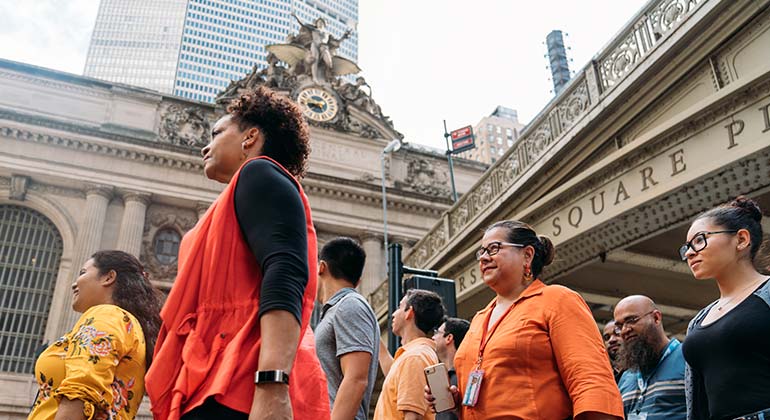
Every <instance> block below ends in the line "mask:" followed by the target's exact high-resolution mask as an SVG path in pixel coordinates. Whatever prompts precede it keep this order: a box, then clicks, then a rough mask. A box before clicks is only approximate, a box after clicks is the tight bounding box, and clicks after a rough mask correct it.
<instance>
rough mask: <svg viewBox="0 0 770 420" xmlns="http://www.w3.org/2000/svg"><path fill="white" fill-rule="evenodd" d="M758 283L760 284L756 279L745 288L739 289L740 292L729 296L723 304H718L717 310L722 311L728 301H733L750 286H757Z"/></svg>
mask: <svg viewBox="0 0 770 420" xmlns="http://www.w3.org/2000/svg"><path fill="white" fill-rule="evenodd" d="M757 284H759V282H756V281H755V282H754V283H751V284H749V285H748V286H746V287H744V288H743V289H741V290H739V291H738V293H736V294H735V295H733V296H732V297H730V298H729V299H727V300H726V301H724V302H722V303H721V304H718V306H717V310H718V311H721V310H722V309H724V307H725V306H727V304H728V303H730V302H732V301H733V299H735V298H737V297H738V296H740V295H742V294H743V292H745V291H746V290H748V289H750V288H751V286H756V285H757ZM719 300H720V301H721V300H722V299H719Z"/></svg>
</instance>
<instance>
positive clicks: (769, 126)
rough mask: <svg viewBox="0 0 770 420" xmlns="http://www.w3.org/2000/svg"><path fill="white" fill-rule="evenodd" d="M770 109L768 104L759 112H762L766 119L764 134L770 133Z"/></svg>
mask: <svg viewBox="0 0 770 420" xmlns="http://www.w3.org/2000/svg"><path fill="white" fill-rule="evenodd" d="M769 108H770V104H767V105H765V106H763V107H762V108H759V110H760V111H761V112H762V116H763V117H765V129H764V130H762V132H763V133H767V132H768V131H770V111H768V109H769Z"/></svg>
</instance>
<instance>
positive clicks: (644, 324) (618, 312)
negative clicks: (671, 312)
mask: <svg viewBox="0 0 770 420" xmlns="http://www.w3.org/2000/svg"><path fill="white" fill-rule="evenodd" d="M614 315H615V325H616V327H618V329H619V330H620V334H621V337H622V339H623V340H626V341H627V340H634V339H636V338H637V337H639V336H643V337H644V338H645V339H646V340H652V341H655V342H656V343H658V342H663V341H666V342H667V341H668V338H667V337H666V332H665V330H664V329H663V314H662V313H661V312H660V310H658V307H657V306H655V302H653V301H652V299H650V298H649V297H647V296H642V295H633V296H628V297H626V298H623V299H622V300H621V301H620V302H618V304H617V305H615V314H614Z"/></svg>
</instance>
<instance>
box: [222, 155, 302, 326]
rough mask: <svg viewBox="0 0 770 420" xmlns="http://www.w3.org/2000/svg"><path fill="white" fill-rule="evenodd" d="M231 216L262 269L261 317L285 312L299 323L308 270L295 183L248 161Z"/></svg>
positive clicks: (274, 168)
mask: <svg viewBox="0 0 770 420" xmlns="http://www.w3.org/2000/svg"><path fill="white" fill-rule="evenodd" d="M235 214H236V217H237V218H238V224H239V225H240V227H241V232H243V236H244V238H245V239H246V242H247V243H248V244H249V248H251V251H252V252H253V253H254V256H255V257H256V259H257V263H259V266H260V267H261V269H262V286H261V289H260V298H259V316H260V317H261V316H262V315H264V314H265V313H266V312H268V311H272V310H276V309H278V310H285V311H288V312H290V313H291V314H292V315H294V317H295V318H297V322H299V323H302V300H303V295H304V293H305V287H307V283H308V278H309V269H308V260H307V258H308V250H307V225H306V221H305V207H304V205H303V203H302V199H301V198H300V195H299V189H298V187H297V184H295V183H294V181H293V180H292V179H291V178H290V176H289V175H288V174H287V173H286V172H284V171H283V170H281V169H280V168H279V167H278V166H277V165H275V164H274V163H272V162H270V161H268V160H266V159H257V160H254V161H251V162H249V163H248V164H246V166H244V168H243V169H242V170H241V174H240V177H239V178H238V183H237V184H236V186H235Z"/></svg>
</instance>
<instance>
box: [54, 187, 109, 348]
mask: <svg viewBox="0 0 770 420" xmlns="http://www.w3.org/2000/svg"><path fill="white" fill-rule="evenodd" d="M112 194H113V188H112V187H111V186H106V185H92V186H89V188H88V189H87V190H86V205H85V209H84V211H83V220H82V222H81V224H80V226H79V228H78V234H77V242H76V245H75V252H74V255H73V258H72V267H73V269H72V273H73V275H72V278H71V280H72V282H74V281H75V279H77V278H78V275H79V272H80V267H82V265H83V263H85V262H86V260H87V259H88V258H89V257H90V256H91V255H92V254H93V253H94V252H96V251H98V250H99V247H100V246H101V243H102V233H103V231H104V219H105V217H106V215H107V205H109V203H110V199H111V198H112ZM64 300H65V302H64V308H66V309H65V310H66V312H64V313H63V316H62V317H61V319H60V322H59V328H58V331H59V334H62V333H64V332H66V331H69V330H70V329H71V328H72V327H73V326H74V325H75V322H76V321H77V320H78V318H79V317H80V314H79V313H76V312H75V311H73V310H72V293H69V294H67V295H66V298H65V299H64Z"/></svg>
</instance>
